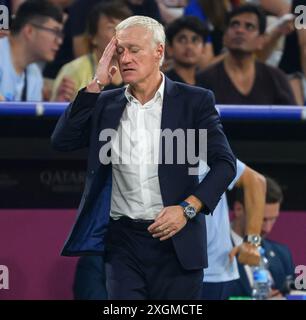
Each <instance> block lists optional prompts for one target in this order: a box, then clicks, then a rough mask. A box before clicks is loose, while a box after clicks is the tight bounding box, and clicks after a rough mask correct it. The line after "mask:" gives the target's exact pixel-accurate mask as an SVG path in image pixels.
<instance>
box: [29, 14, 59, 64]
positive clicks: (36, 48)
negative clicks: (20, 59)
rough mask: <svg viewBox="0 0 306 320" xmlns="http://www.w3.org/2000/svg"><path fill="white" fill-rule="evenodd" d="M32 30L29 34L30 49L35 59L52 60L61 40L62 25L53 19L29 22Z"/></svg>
mask: <svg viewBox="0 0 306 320" xmlns="http://www.w3.org/2000/svg"><path fill="white" fill-rule="evenodd" d="M29 25H30V26H31V27H32V32H30V34H29V38H28V40H29V45H30V49H31V51H32V53H33V56H34V57H35V61H47V62H49V61H52V60H54V58H55V55H56V53H57V51H58V50H59V48H60V45H61V44H62V42H63V35H62V29H63V25H62V24H61V23H58V22H57V21H55V20H54V19H51V18H49V19H47V20H46V21H45V22H43V23H41V22H40V23H39V22H33V23H30V24H29Z"/></svg>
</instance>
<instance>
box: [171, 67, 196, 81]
mask: <svg viewBox="0 0 306 320" xmlns="http://www.w3.org/2000/svg"><path fill="white" fill-rule="evenodd" d="M173 69H174V71H175V72H176V73H177V74H178V75H179V76H180V77H181V78H182V79H183V80H184V81H185V82H186V83H188V84H191V85H195V84H196V79H195V74H196V66H195V65H194V66H188V67H186V66H182V65H181V64H178V63H174V66H173Z"/></svg>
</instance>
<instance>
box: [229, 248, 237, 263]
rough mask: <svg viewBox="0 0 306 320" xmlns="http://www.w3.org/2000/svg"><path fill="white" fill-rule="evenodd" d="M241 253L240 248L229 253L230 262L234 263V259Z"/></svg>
mask: <svg viewBox="0 0 306 320" xmlns="http://www.w3.org/2000/svg"><path fill="white" fill-rule="evenodd" d="M238 252H239V247H234V248H233V249H232V250H231V252H230V253H229V259H230V262H233V260H234V257H235V256H236V255H237V254H238Z"/></svg>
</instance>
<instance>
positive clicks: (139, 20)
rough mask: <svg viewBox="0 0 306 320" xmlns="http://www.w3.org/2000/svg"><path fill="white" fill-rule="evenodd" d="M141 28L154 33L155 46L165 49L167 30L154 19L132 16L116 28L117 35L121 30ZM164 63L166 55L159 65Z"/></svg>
mask: <svg viewBox="0 0 306 320" xmlns="http://www.w3.org/2000/svg"><path fill="white" fill-rule="evenodd" d="M136 26H140V27H143V28H145V29H147V30H149V31H150V32H151V33H152V38H153V41H154V44H155V45H159V44H162V45H163V47H164V48H165V40H166V36H165V30H164V27H163V25H162V24H160V23H159V22H158V21H156V20H155V19H152V18H150V17H147V16H131V17H129V18H127V19H125V20H123V21H121V22H120V23H119V24H118V25H117V26H116V29H115V30H116V33H117V32H118V31H120V30H124V29H127V28H130V27H136ZM163 62H164V54H163V56H162V58H161V59H160V62H159V65H160V66H162V64H163Z"/></svg>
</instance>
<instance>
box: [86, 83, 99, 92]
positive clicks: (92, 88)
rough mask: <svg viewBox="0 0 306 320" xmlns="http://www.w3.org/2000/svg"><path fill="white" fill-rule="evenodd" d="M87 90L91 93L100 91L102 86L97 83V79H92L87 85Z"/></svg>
mask: <svg viewBox="0 0 306 320" xmlns="http://www.w3.org/2000/svg"><path fill="white" fill-rule="evenodd" d="M85 91H86V92H90V93H100V92H101V90H100V87H99V85H98V84H97V82H96V81H94V80H92V81H91V82H90V83H89V84H88V85H87V87H86V90H85Z"/></svg>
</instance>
